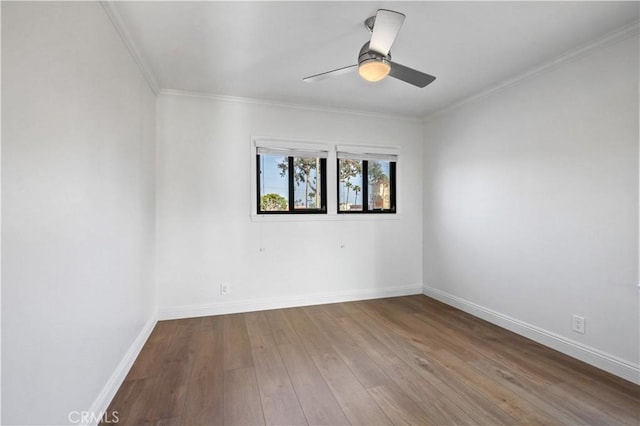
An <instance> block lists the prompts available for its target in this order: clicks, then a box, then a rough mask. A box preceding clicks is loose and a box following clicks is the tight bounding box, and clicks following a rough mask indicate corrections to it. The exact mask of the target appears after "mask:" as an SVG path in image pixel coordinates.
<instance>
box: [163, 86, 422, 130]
mask: <svg viewBox="0 0 640 426" xmlns="http://www.w3.org/2000/svg"><path fill="white" fill-rule="evenodd" d="M160 94H161V95H172V96H186V97H192V98H205V99H212V100H216V101H223V102H238V103H245V104H253V105H266V106H274V107H280V108H290V109H299V110H306V111H314V112H329V113H338V114H352V115H359V116H365V117H373V118H384V119H391V120H404V121H409V122H414V123H421V122H422V118H421V117H418V116H411V115H395V114H384V113H377V112H372V111H361V110H352V109H346V108H332V107H325V106H317V105H307V104H296V103H289V102H280V101H271V100H266V99H256V98H244V97H240V96H228V95H216V94H212V93H202V92H190V91H185V90H174V89H160Z"/></svg>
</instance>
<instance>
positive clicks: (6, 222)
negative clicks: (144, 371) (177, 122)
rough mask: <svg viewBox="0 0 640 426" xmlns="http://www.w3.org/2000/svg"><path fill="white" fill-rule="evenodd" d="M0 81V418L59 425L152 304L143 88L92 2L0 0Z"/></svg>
mask: <svg viewBox="0 0 640 426" xmlns="http://www.w3.org/2000/svg"><path fill="white" fill-rule="evenodd" d="M2 88H3V93H2V124H3V127H2V142H3V146H2V149H3V152H2V219H3V221H2V246H3V250H2V363H3V365H2V397H3V401H2V402H3V404H2V405H3V412H2V421H3V423H4V424H64V423H68V422H69V419H68V414H69V412H70V411H82V410H89V409H91V408H98V409H101V408H106V407H99V405H100V404H99V403H98V404H97V405H96V401H97V402H100V397H101V396H102V401H101V402H103V403H104V402H108V397H109V395H106V394H104V393H101V392H103V391H104V387H105V385H106V384H108V383H109V382H110V380H112V379H113V374H114V371H116V370H117V368H118V366H119V365H121V362H122V360H123V357H125V354H126V353H127V351H128V350H129V349H130V348H131V346H132V343H133V342H134V340H135V339H136V338H137V337H138V336H139V334H140V333H141V331H142V330H143V329H144V327H145V326H147V328H148V324H149V321H150V320H153V318H154V315H155V308H156V306H155V299H156V296H155V289H154V283H153V281H154V277H153V270H154V202H155V200H154V196H155V195H154V194H155V193H154V179H155V175H154V161H155V157H154V155H155V154H154V153H155V147H154V143H155V141H154V139H155V96H154V95H153V93H152V92H151V90H150V89H149V87H148V86H147V84H146V82H145V81H144V80H143V78H142V77H141V75H140V72H139V70H138V69H137V67H136V65H135V63H134V61H133V60H132V58H131V56H130V54H129V53H128V51H127V49H126V47H125V46H124V44H123V42H122V40H121V39H120V38H119V36H118V34H117V32H116V31H115V29H114V27H113V26H112V24H111V22H110V21H109V18H108V17H107V15H106V13H105V11H104V10H103V8H102V6H101V5H100V3H97V2H78V3H76V2H69V3H64V2H51V3H48V2H47V3H27V2H2ZM112 384H113V383H112ZM118 384H119V383H116V386H117V385H118Z"/></svg>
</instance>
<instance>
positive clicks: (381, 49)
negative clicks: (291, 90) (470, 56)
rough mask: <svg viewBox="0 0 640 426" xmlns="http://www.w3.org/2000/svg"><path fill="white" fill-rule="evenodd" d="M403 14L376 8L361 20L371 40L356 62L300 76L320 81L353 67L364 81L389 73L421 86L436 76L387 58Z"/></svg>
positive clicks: (352, 69)
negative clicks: (319, 72) (320, 72)
mask: <svg viewBox="0 0 640 426" xmlns="http://www.w3.org/2000/svg"><path fill="white" fill-rule="evenodd" d="M404 18H405V15H404V14H402V13H399V12H394V11H393V10H386V9H378V12H377V13H376V16H371V17H369V18H367V19H366V20H365V21H364V25H365V27H366V28H367V29H368V30H369V31H371V40H369V41H368V42H366V43H365V44H364V46H362V49H360V53H359V55H358V63H357V64H356V65H349V66H348V67H344V68H338V69H335V70H333V71H327V72H324V73H322V74H316V75H312V76H310V77H306V78H303V79H302V80H303V81H307V82H315V81H320V80H324V79H326V78H329V77H335V76H338V75H342V74H347V73H349V72H352V71H354V70H355V69H356V67H357V68H358V73H359V74H360V77H362V78H363V79H365V80H367V81H373V82H375V81H380V80H382V79H383V78H385V77H386V76H387V75H390V76H391V77H394V78H397V79H398V80H402V81H404V82H406V83H409V84H413V85H414V86H417V87H425V86H426V85H427V84H429V83H431V82H433V80H435V79H436V78H435V77H434V76H432V75H429V74H425V73H423V72H420V71H417V70H414V69H412V68H409V67H405V66H404V65H400V64H399V63H397V62H391V52H390V50H391V46H392V45H393V42H394V41H395V39H396V36H397V35H398V32H399V31H400V27H401V26H402V23H403V22H404Z"/></svg>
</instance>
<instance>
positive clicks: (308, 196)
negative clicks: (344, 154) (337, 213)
mask: <svg viewBox="0 0 640 426" xmlns="http://www.w3.org/2000/svg"><path fill="white" fill-rule="evenodd" d="M320 171H321V168H320V158H316V157H294V159H293V186H294V188H293V193H294V196H295V198H294V201H295V202H294V208H295V209H296V210H302V209H320V208H322V194H321V192H320V191H321V186H320V185H319V183H320V179H321V175H320V173H321V172H320Z"/></svg>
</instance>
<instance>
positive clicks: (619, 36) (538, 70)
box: [422, 21, 640, 123]
mask: <svg viewBox="0 0 640 426" xmlns="http://www.w3.org/2000/svg"><path fill="white" fill-rule="evenodd" d="M639 28H640V21H635V22H633V23H631V24H628V25H625V26H623V27H620V28H618V29H616V30H613V31H611V32H609V33H607V34H605V35H604V36H602V37H599V38H597V39H595V40H592V41H590V42H589V43H587V44H584V45H582V46H580V47H578V48H576V49H571V50H569V51H567V52H565V53H563V54H562V55H560V56H558V57H556V58H554V59H552V60H550V61H548V62H545V63H543V64H542V65H539V66H537V67H535V68H533V69H530V70H529V71H526V72H524V73H522V74H518V75H516V76H515V77H512V78H510V79H507V80H505V81H503V82H502V83H498V84H497V85H495V86H491V87H489V88H488V89H485V90H482V91H480V92H478V93H476V94H474V95H471V96H469V97H467V98H464V99H462V100H461V101H458V102H455V103H453V104H451V105H448V106H445V107H443V108H440V109H438V110H436V111H434V112H432V113H430V114H428V115H426V116H425V117H424V118H423V120H422V121H423V123H427V122H429V121H430V120H432V119H434V118H436V117H438V116H440V115H442V114H445V113H447V112H450V111H452V110H455V109H457V108H459V107H461V106H463V105H466V104H469V103H471V102H475V101H477V100H480V99H483V98H485V97H488V96H491V95H492V94H494V93H496V92H499V91H501V90H504V89H506V88H509V87H511V86H515V85H518V84H520V83H522V82H524V81H526V80H528V79H530V78H533V77H535V76H537V75H539V74H542V73H544V72H547V71H550V70H552V69H554V68H557V67H558V66H560V65H562V64H564V63H567V62H569V61H572V60H574V59H578V58H580V57H583V56H585V55H587V54H589V53H591V51H593V50H594V49H597V48H601V47H604V46H607V45H609V44H612V43H615V42H618V41H622V40H625V39H627V38H629V37H632V36H636V37H637V36H638V30H639Z"/></svg>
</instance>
